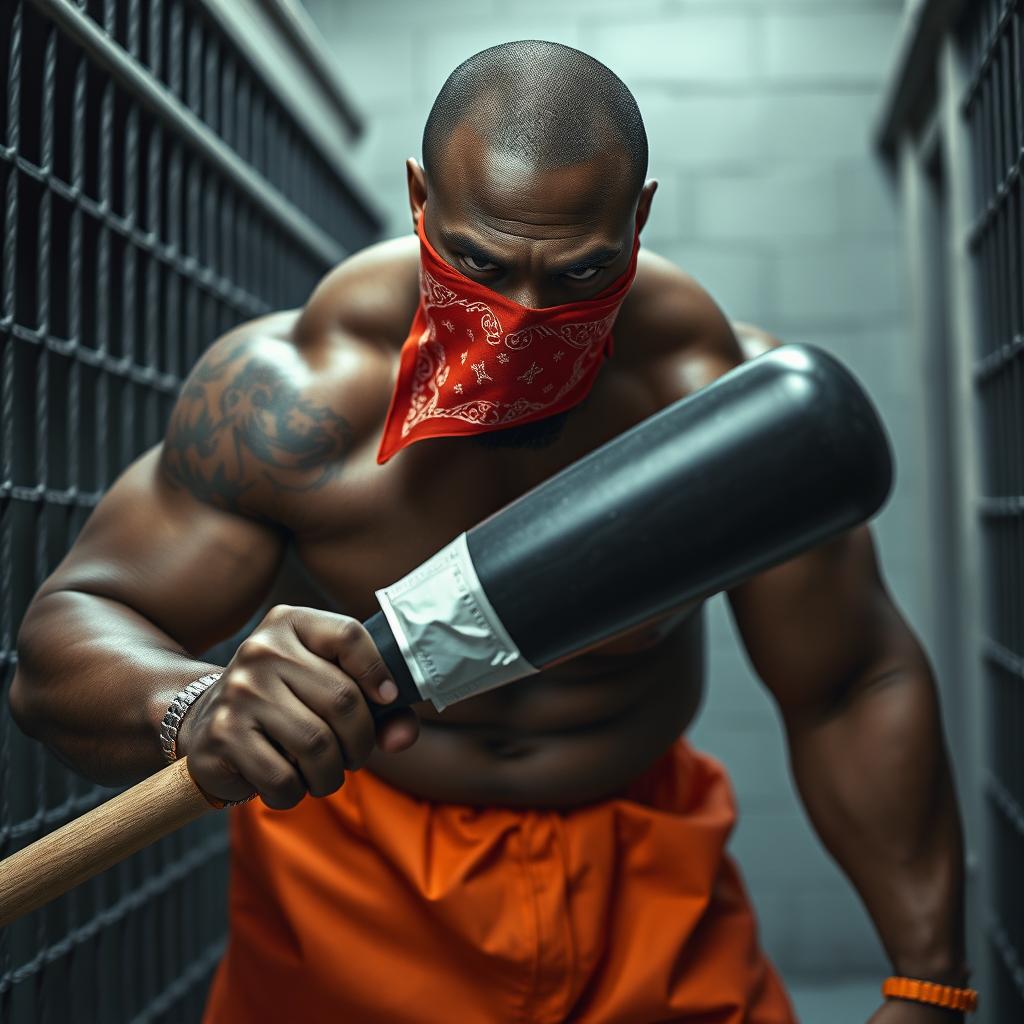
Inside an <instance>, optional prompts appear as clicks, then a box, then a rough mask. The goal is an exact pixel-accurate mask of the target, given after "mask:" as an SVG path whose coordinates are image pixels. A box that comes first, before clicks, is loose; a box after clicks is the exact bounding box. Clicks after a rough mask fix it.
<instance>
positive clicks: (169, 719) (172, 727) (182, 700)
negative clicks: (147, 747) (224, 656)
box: [160, 672, 224, 762]
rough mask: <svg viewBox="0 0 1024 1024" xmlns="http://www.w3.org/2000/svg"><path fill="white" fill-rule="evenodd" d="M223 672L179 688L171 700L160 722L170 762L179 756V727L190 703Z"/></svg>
mask: <svg viewBox="0 0 1024 1024" xmlns="http://www.w3.org/2000/svg"><path fill="white" fill-rule="evenodd" d="M223 674H224V673H223V672H211V673H210V674H209V675H205V676H203V677H202V678H201V679H197V680H195V682H192V683H189V684H188V686H186V687H185V689H184V690H179V691H178V692H177V693H176V694H175V695H174V700H172V701H171V706H170V707H169V708H168V709H167V713H166V714H165V715H164V720H163V722H161V724H160V746H162V747H163V748H164V756H165V757H166V758H167V760H168V762H170V761H176V760H177V758H178V727H179V726H180V725H181V720H182V719H183V718H184V717H185V712H186V711H188V709H189V705H190V704H191V703H192V702H193V701H194V700H195V699H196V698H197V697H198V696H199V695H200V694H201V693H202V692H203V691H204V690H206V689H208V688H209V687H211V686H213V684H214V683H215V682H216V681H217V680H218V679H220V677H221V676H222V675H223Z"/></svg>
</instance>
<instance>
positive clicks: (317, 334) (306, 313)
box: [296, 232, 419, 349]
mask: <svg viewBox="0 0 1024 1024" xmlns="http://www.w3.org/2000/svg"><path fill="white" fill-rule="evenodd" d="M418 301H419V241H418V240H417V238H416V236H415V235H414V234H412V233H411V232H410V234H408V235H404V236H402V237H400V238H392V239H389V240H387V241H384V242H377V243H376V244H375V245H370V246H367V247H366V248H365V249H361V250H360V251H359V252H357V253H353V255H351V256H350V257H348V259H346V260H344V261H342V262H341V263H339V264H338V265H337V266H336V267H334V268H333V269H332V270H331V271H329V272H328V273H327V274H326V275H324V277H323V278H322V279H321V281H320V282H319V284H317V286H316V288H314V289H313V292H312V294H311V295H310V297H309V301H308V302H307V303H306V306H305V308H304V309H303V311H302V315H301V317H300V319H299V321H298V322H297V324H296V335H297V336H298V337H299V338H300V339H302V340H304V341H306V340H308V339H313V338H326V337H330V336H332V335H335V334H339V333H340V334H343V335H347V336H349V337H356V338H360V339H361V340H363V341H364V342H368V343H373V344H380V345H383V346H385V347H386V348H389V349H394V348H395V347H396V346H400V345H401V343H402V342H403V341H404V340H405V336H406V332H407V331H408V329H409V324H410V323H412V318H413V316H414V315H415V312H416V305H417V302H418Z"/></svg>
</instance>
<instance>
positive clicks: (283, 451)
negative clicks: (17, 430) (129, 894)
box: [10, 325, 351, 785]
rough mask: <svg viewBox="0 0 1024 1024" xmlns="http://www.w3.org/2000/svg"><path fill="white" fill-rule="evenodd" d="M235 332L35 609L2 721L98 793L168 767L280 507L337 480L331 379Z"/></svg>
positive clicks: (341, 449)
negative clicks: (177, 732) (168, 717)
mask: <svg viewBox="0 0 1024 1024" xmlns="http://www.w3.org/2000/svg"><path fill="white" fill-rule="evenodd" d="M263 326H264V325H245V326H244V327H243V328H240V329H238V330H237V331H233V332H231V334H229V335H226V336H224V337H223V338H221V339H220V340H218V341H217V342H215V343H214V344H213V345H211V346H210V348H209V349H208V350H207V352H206V353H204V355H203V357H202V358H201V359H200V360H199V362H198V363H197V365H196V366H195V368H194V369H193V371H192V373H191V374H190V375H189V378H188V380H186V382H185V384H184V386H183V387H182V391H181V394H180V396H179V400H178V402H177V404H176V406H175V409H174V410H173V413H172V416H171V418H170V421H169V425H168V429H167V434H166V437H165V439H164V441H163V442H162V443H161V444H160V445H157V446H155V447H154V448H152V449H151V450H150V451H148V452H146V453H145V454H144V455H142V456H141V457H140V458H138V459H137V460H136V461H135V462H133V463H132V464H131V465H130V466H128V467H127V468H126V469H125V470H124V472H123V473H122V474H121V476H120V477H119V478H118V479H117V480H116V481H115V483H114V484H113V485H112V487H111V488H110V490H109V491H108V492H107V494H105V495H104V497H103V499H102V501H101V502H100V503H99V505H98V506H97V507H96V508H95V509H94V510H93V512H92V514H91V515H90V517H89V519H88V521H87V522H86V524H85V526H84V527H83V529H82V531H81V533H80V534H79V536H78V537H77V538H76V540H75V543H74V545H73V546H72V548H71V550H70V551H69V552H68V554H67V555H66V556H65V558H64V559H63V561H62V562H61V563H60V565H59V566H58V567H57V569H56V570H55V571H54V572H53V574H52V575H51V576H50V577H49V579H47V580H46V581H45V582H44V584H43V585H42V587H41V588H40V590H39V591H38V592H37V594H36V595H35V597H34V599H33V601H32V603H31V604H30V606H29V608H28V610H27V612H26V614H25V616H24V618H23V620H22V624H21V627H20V630H19V634H18V643H17V648H18V659H19V661H18V668H17V672H16V675H15V678H14V682H13V684H12V687H11V694H10V702H11V710H12V713H13V715H14V718H15V720H16V721H17V723H18V724H19V726H20V727H21V728H22V729H23V730H24V731H25V732H27V733H29V734H30V735H32V736H34V737H36V738H37V739H39V740H41V741H42V742H44V743H45V744H46V745H47V746H49V747H50V748H51V749H52V750H53V751H54V753H55V754H56V755H57V756H58V757H59V758H60V759H61V760H62V761H64V762H65V763H66V764H68V765H69V766H70V767H71V768H73V769H74V770H76V771H78V772H80V773H81V774H83V775H85V776H87V777H88V778H90V779H93V780H94V781H97V782H100V783H104V784H108V785H121V784H127V783H131V782H135V781H137V780H139V779H140V778H143V777H145V776H147V775H149V774H151V773H152V772H154V771H157V770H158V769H159V768H161V767H162V766H163V763H164V761H163V754H162V751H161V749H160V745H159V739H158V733H159V725H160V721H161V719H162V717H163V714H164V712H165V710H166V708H167V705H168V704H169V703H170V700H171V698H172V697H173V695H174V693H175V692H176V691H177V690H179V689H180V688H181V687H182V686H183V685H185V684H186V683H187V682H188V681H190V680H191V679H195V678H197V677H198V676H200V675H203V674H205V673H206V672H209V671H211V670H212V669H214V668H217V667H219V666H215V665H213V664H211V663H209V662H206V661H202V660H198V658H197V656H198V655H199V654H201V653H202V652H203V651H205V650H207V649H208V648H209V647H210V646H212V645H213V644H215V643H216V642H218V641H219V640H222V639H224V638H225V637H227V636H230V635H231V634H232V633H234V632H237V631H238V630H239V629H240V628H241V627H242V626H244V625H245V623H246V621H248V620H249V619H250V618H251V617H252V615H253V614H254V613H255V612H256V611H257V610H258V609H259V607H260V604H261V603H262V602H263V600H264V598H265V596H266V595H267V593H268V591H269V590H270V587H271V584H272V582H273V580H274V577H275V574H276V572H277V569H278V566H279V564H280V562H281V558H282V554H283V552H284V547H285V543H286V540H287V533H286V531H285V530H284V529H282V528H281V526H280V525H278V524H277V523H276V522H275V521H274V516H275V499H276V498H277V497H278V496H279V495H280V494H282V493H284V492H287V491H289V490H291V491H295V490H311V489H315V488H316V487H318V486H321V485H322V483H323V481H324V480H325V479H326V478H327V477H328V476H329V475H330V474H331V473H334V472H336V471H337V468H338V466H339V465H340V463H341V461H342V459H343V456H344V454H345V452H346V450H347V447H348V445H349V444H350V441H351V430H350V428H349V427H348V424H347V422H346V420H345V419H343V418H342V417H341V416H340V414H339V413H338V412H337V410H336V408H335V402H334V400H333V399H334V397H335V396H334V395H333V391H332V389H331V388H330V386H329V385H328V384H325V383H324V382H325V380H326V375H325V374H317V375H316V378H315V380H314V379H313V376H314V375H313V374H312V373H311V371H310V368H309V366H308V365H306V364H305V363H304V361H303V360H302V359H300V358H299V355H298V352H297V350H296V348H295V347H294V346H292V345H290V344H289V343H288V342H287V340H286V338H284V337H281V336H279V335H276V333H275V332H274V331H271V330H263V329H261V328H262V327H263Z"/></svg>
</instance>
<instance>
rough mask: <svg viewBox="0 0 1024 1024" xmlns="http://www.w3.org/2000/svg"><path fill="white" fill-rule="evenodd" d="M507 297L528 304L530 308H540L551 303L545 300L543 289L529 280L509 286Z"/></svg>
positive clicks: (521, 303)
mask: <svg viewBox="0 0 1024 1024" xmlns="http://www.w3.org/2000/svg"><path fill="white" fill-rule="evenodd" d="M505 298H506V299H511V301H512V302H517V303H518V304H519V305H520V306H528V307H529V308H530V309H540V308H542V307H543V306H545V305H548V304H549V303H547V302H546V301H545V298H546V297H545V295H544V292H543V290H542V289H541V288H540V287H538V286H537V285H536V284H531V283H530V282H528V281H524V282H523V283H522V284H518V285H513V286H510V287H509V288H507V289H506V290H505Z"/></svg>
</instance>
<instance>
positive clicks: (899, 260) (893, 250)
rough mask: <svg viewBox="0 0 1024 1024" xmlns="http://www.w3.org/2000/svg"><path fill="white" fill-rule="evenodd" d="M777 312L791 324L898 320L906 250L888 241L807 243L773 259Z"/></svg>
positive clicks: (904, 284) (902, 305) (902, 302)
mask: <svg viewBox="0 0 1024 1024" xmlns="http://www.w3.org/2000/svg"><path fill="white" fill-rule="evenodd" d="M773 263H774V266H775V268H776V272H777V288H776V291H775V294H774V311H775V312H776V313H778V314H779V315H780V316H782V317H784V318H786V319H788V320H790V321H793V322H799V321H801V320H808V319H817V320H827V319H829V318H834V319H836V320H841V319H843V318H845V319H847V320H855V319H857V318H863V317H864V316H865V314H868V315H873V316H874V317H876V318H877V317H879V316H880V315H882V314H885V315H892V316H898V315H900V314H902V313H903V311H904V310H905V308H906V301H907V298H906V292H907V281H906V268H905V266H904V254H903V251H902V249H901V248H900V247H899V246H898V245H896V244H895V243H893V242H890V241H887V240H884V239H883V240H880V241H874V240H870V239H869V240H861V239H847V240H846V242H845V244H843V245H839V246H836V245H830V244H828V243H820V244H818V243H813V244H812V243H807V244H803V245H798V246H794V247H793V248H790V249H786V250H785V251H781V252H779V253H778V255H777V256H776V257H775V259H774V261H773Z"/></svg>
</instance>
